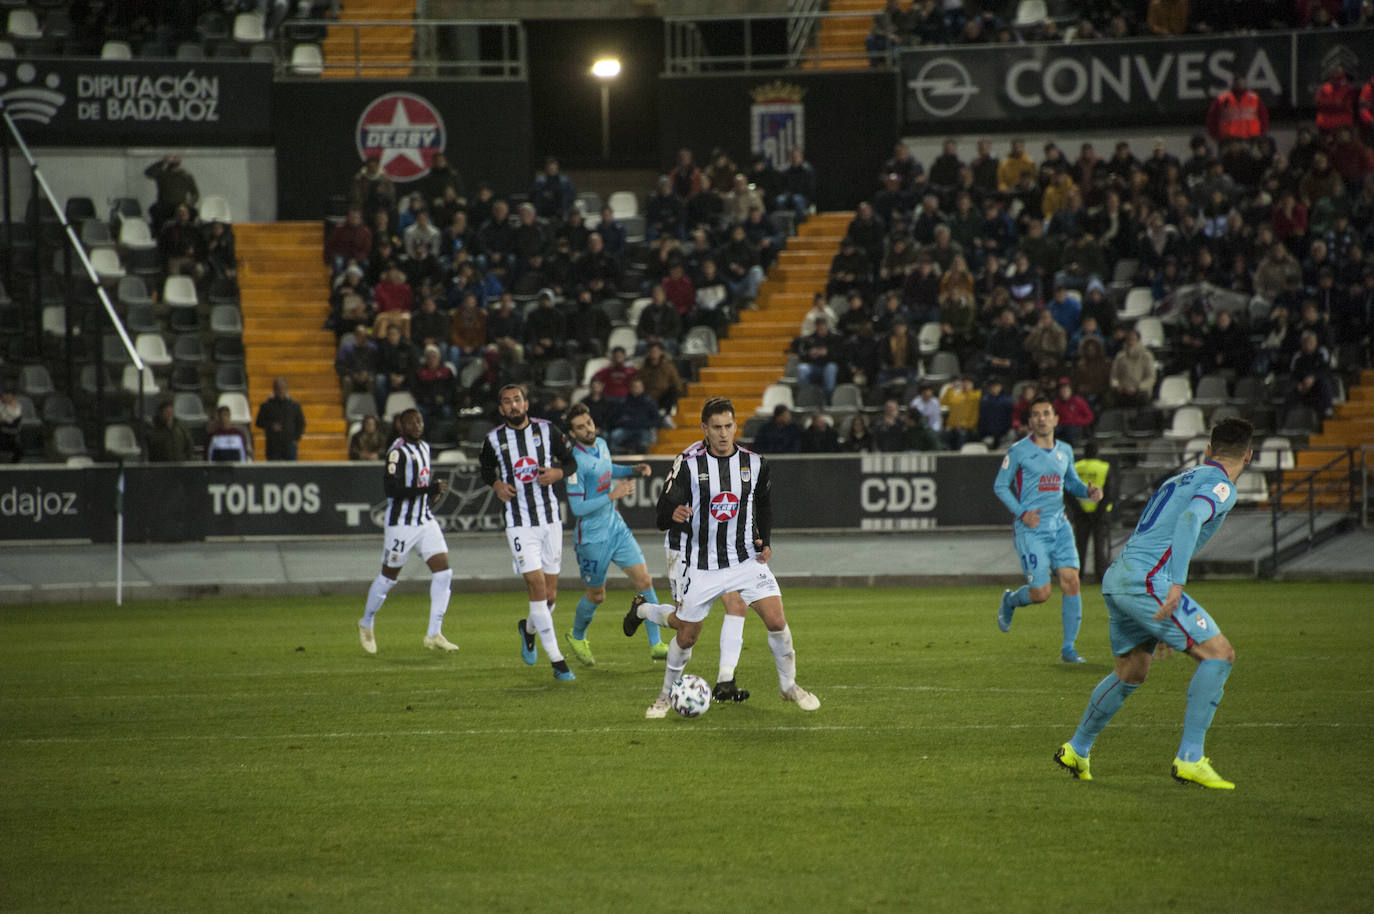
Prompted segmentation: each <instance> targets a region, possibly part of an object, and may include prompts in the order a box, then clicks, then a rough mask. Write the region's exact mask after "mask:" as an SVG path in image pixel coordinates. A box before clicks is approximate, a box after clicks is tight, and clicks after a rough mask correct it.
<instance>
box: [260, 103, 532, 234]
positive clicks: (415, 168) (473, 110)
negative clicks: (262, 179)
mask: <svg viewBox="0 0 1374 914" xmlns="http://www.w3.org/2000/svg"><path fill="white" fill-rule="evenodd" d="M272 111H273V114H274V118H275V123H276V125H277V143H276V146H277V211H278V218H281V219H318V218H319V217H320V214H321V212H322V210H323V206H324V202H325V200H326V199H327V198H328V197H330V196H331V195H333V194H343V193H347V192H348V189H349V186H350V184H351V182H352V180H353V176H354V175H355V174H356V173H357V172H358V169H359V168H361V167H362V163H363V160H364V158H365V157H366V156H367V155H368V154H376V155H377V156H378V157H379V158H380V159H381V162H382V169H383V170H384V171H385V172H386V173H387V174H388V175H389V176H390V177H391V179H392V180H393V181H395V182H396V190H397V192H398V193H400V194H405V193H408V192H409V190H410V187H409V185H410V184H411V182H414V181H417V180H422V179H423V178H424V177H425V175H427V174H429V166H430V163H431V162H432V160H433V158H434V154H435V153H436V152H443V153H445V154H446V155H447V157H448V161H449V164H450V165H451V166H453V167H454V168H456V169H457V170H458V172H459V174H461V175H462V176H463V180H464V183H465V184H466V189H467V191H468V193H470V194H471V193H473V192H475V190H476V188H477V184H478V183H479V182H482V181H486V182H489V183H490V184H491V186H492V187H493V188H495V189H496V191H497V193H498V194H500V193H510V192H513V191H521V192H523V191H524V190H526V189H527V188H528V187H529V186H530V182H531V181H532V180H533V175H534V172H533V165H532V161H531V158H530V143H531V139H530V89H529V85H528V83H525V82H522V81H513V80H512V81H505V80H470V81H466V82H465V81H462V80H415V79H408V80H405V81H403V82H398V81H387V80H324V81H320V82H302V81H283V82H279V83H277V85H276V86H275V87H274V88H273V92H272Z"/></svg>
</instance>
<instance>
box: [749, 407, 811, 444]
mask: <svg viewBox="0 0 1374 914" xmlns="http://www.w3.org/2000/svg"><path fill="white" fill-rule="evenodd" d="M754 450H756V451H758V452H759V453H760V454H798V453H801V429H799V428H797V426H796V425H795V424H793V422H792V411H791V410H790V409H788V408H787V407H786V406H785V405H784V404H782V403H779V404H778V405H777V406H775V407H773V419H772V421H771V422H769V423H768V424H767V425H765V426H764V427H763V428H761V429H759V433H758V435H756V436H755V437H754Z"/></svg>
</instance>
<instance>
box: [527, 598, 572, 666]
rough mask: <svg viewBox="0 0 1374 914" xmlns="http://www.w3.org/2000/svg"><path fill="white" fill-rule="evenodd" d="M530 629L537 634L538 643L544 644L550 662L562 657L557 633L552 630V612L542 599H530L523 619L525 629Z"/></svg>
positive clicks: (555, 661)
mask: <svg viewBox="0 0 1374 914" xmlns="http://www.w3.org/2000/svg"><path fill="white" fill-rule="evenodd" d="M531 629H533V630H534V632H535V634H537V635H538V636H539V643H540V644H542V645H544V653H545V654H546V655H547V656H548V658H549V662H550V663H557V662H558V661H560V660H562V659H563V651H561V650H560V649H559V647H558V635H556V634H555V633H554V630H553V613H551V612H549V604H548V603H547V602H545V601H544V600H531V601H530V614H529V616H528V617H527V618H526V619H525V631H530V630H531Z"/></svg>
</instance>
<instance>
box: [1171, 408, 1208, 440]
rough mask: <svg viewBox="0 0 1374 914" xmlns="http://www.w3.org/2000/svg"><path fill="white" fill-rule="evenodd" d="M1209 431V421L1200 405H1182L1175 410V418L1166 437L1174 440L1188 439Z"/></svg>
mask: <svg viewBox="0 0 1374 914" xmlns="http://www.w3.org/2000/svg"><path fill="white" fill-rule="evenodd" d="M1206 431H1207V423H1206V422H1205V421H1204V419H1203V416H1202V407H1200V406H1181V407H1179V408H1178V409H1177V410H1175V411H1174V415H1173V419H1172V421H1171V422H1170V423H1169V429H1168V430H1167V431H1166V432H1165V433H1164V437H1166V438H1169V439H1171V440H1174V441H1187V440H1188V439H1189V438H1195V437H1197V436H1199V435H1202V434H1204V433H1205V432H1206Z"/></svg>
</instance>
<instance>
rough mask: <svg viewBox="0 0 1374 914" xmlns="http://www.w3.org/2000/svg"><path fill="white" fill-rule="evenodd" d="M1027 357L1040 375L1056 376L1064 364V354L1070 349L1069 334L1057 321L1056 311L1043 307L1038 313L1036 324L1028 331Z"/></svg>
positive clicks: (1026, 339) (1026, 341)
mask: <svg viewBox="0 0 1374 914" xmlns="http://www.w3.org/2000/svg"><path fill="white" fill-rule="evenodd" d="M1025 347H1026V358H1027V359H1028V360H1029V361H1030V364H1031V365H1032V366H1033V368H1034V370H1035V371H1036V373H1037V375H1038V376H1039V377H1042V378H1043V377H1056V376H1057V375H1058V374H1059V371H1060V369H1061V368H1062V367H1063V365H1064V354H1065V353H1066V352H1067V351H1068V347H1069V336H1068V334H1067V333H1065V332H1064V328H1063V327H1061V326H1059V324H1057V323H1055V320H1054V313H1053V312H1052V311H1051V310H1050V309H1049V308H1041V309H1040V311H1039V312H1037V314H1036V321H1035V326H1033V327H1031V329H1030V330H1029V331H1027V333H1026V338H1025Z"/></svg>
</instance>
